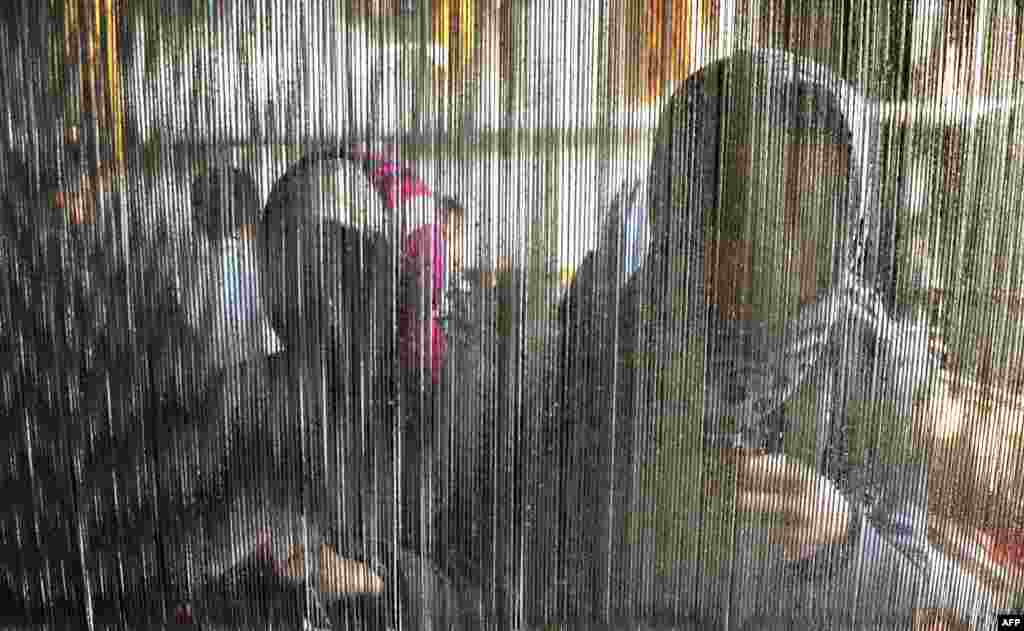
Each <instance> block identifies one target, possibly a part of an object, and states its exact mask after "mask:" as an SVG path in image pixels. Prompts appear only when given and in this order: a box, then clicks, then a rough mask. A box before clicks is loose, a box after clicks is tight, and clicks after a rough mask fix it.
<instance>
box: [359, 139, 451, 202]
mask: <svg viewBox="0 0 1024 631" xmlns="http://www.w3.org/2000/svg"><path fill="white" fill-rule="evenodd" d="M353 155H354V156H355V157H357V158H360V159H362V160H364V161H365V162H366V165H367V170H368V171H369V177H370V184H372V185H373V187H374V188H375V189H377V192H378V193H380V196H381V197H382V198H384V204H385V206H387V208H388V209H389V210H395V209H396V208H398V204H399V202H401V201H406V200H410V199H413V198H416V197H432V196H433V195H434V192H433V191H432V190H430V187H429V186H427V185H426V184H425V183H424V182H423V180H421V179H419V178H418V177H417V176H416V173H415V172H413V170H412V169H411V168H410V167H408V166H405V165H403V164H402V163H401V162H398V161H397V160H392V159H391V158H388V157H387V156H385V155H384V154H381V153H370V152H363V151H360V150H356V151H353Z"/></svg>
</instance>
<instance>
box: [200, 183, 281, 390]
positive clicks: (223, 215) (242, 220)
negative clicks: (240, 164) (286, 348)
mask: <svg viewBox="0 0 1024 631" xmlns="http://www.w3.org/2000/svg"><path fill="white" fill-rule="evenodd" d="M192 213H193V214H192V219H193V224H194V225H195V227H196V228H197V229H198V230H199V231H200V233H202V234H203V235H204V236H205V237H206V240H207V243H208V244H209V250H208V258H207V260H206V261H205V262H204V264H203V265H201V266H200V270H199V272H198V274H197V277H196V278H195V279H194V280H195V282H194V283H193V285H192V287H191V288H190V291H189V294H188V295H187V296H186V304H187V305H188V313H189V316H190V320H191V321H192V323H193V327H194V328H195V331H196V332H197V334H198V335H199V336H200V337H201V338H205V341H206V344H205V347H206V348H207V352H206V361H207V363H208V369H210V370H213V371H218V370H222V369H224V368H227V367H229V366H232V365H235V364H238V363H241V362H244V361H246V360H249V359H255V358H259V357H265V356H267V355H272V354H274V353H276V352H278V351H280V350H281V343H280V340H279V339H278V337H277V335H276V334H275V333H274V331H272V330H271V328H270V325H269V323H268V322H267V319H266V318H265V317H264V316H263V309H262V305H261V303H260V294H259V275H258V274H257V263H256V258H255V237H256V224H257V223H258V222H259V220H260V213H261V207H260V203H259V195H258V193H257V192H256V183H255V182H254V181H253V179H252V177H251V176H250V175H249V174H247V173H245V172H244V171H241V170H240V169H237V168H234V167H216V168H214V169H211V170H209V171H207V172H206V173H203V174H202V175H200V176H198V177H196V179H195V180H194V181H193V182H192Z"/></svg>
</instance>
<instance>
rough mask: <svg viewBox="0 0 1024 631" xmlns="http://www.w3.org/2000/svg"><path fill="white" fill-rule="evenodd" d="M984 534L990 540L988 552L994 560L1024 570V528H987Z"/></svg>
mask: <svg viewBox="0 0 1024 631" xmlns="http://www.w3.org/2000/svg"><path fill="white" fill-rule="evenodd" d="M982 534H984V535H985V536H986V537H987V539H988V541H989V542H990V543H989V546H988V553H989V556H991V557H992V560H993V561H995V562H996V563H998V564H1000V565H1002V566H1005V567H1011V566H1012V567H1015V568H1017V569H1019V570H1024V528H987V529H984V530H982Z"/></svg>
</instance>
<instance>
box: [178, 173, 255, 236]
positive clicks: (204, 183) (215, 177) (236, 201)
mask: <svg viewBox="0 0 1024 631" xmlns="http://www.w3.org/2000/svg"><path fill="white" fill-rule="evenodd" d="M259 199H260V198H259V193H258V192H257V190H256V182H255V181H254V180H253V178H252V176H250V175H249V174H248V173H246V172H245V171H242V170H240V169H237V168H234V167H214V168H212V169H210V170H209V171H207V172H206V173H203V174H202V175H199V176H198V177H196V179H194V180H193V181H192V219H193V221H194V222H195V224H196V226H198V227H199V228H200V230H202V231H203V232H204V233H205V234H206V236H207V237H209V239H210V240H211V241H220V240H221V239H224V238H225V237H229V236H231V235H233V234H237V233H239V232H242V231H244V230H245V229H246V228H247V227H250V226H255V225H256V224H258V223H259V221H260V215H261V213H262V210H261V207H260V201H259Z"/></svg>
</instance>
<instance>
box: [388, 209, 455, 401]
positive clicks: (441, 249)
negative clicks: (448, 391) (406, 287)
mask: <svg viewBox="0 0 1024 631" xmlns="http://www.w3.org/2000/svg"><path fill="white" fill-rule="evenodd" d="M445 250H446V243H445V240H444V237H443V236H442V233H441V227H440V226H438V225H436V224H428V225H425V226H420V227H419V228H417V229H416V230H414V231H413V232H412V233H411V234H410V235H409V236H408V237H407V238H406V240H405V248H404V250H403V256H402V275H403V277H404V278H405V279H407V281H408V282H411V283H414V284H415V286H416V288H417V290H418V291H422V292H428V293H429V295H430V306H431V315H430V317H429V318H428V319H427V320H425V321H423V320H420V319H419V317H418V315H417V314H416V313H413V310H414V306H413V305H410V304H403V305H401V306H400V307H399V313H398V335H399V356H400V359H401V362H402V366H403V367H404V368H406V369H407V370H410V371H416V370H418V369H419V368H420V366H421V365H422V362H423V361H424V359H425V358H426V349H425V348H423V346H424V343H425V342H426V341H427V340H429V343H430V374H431V380H432V381H433V383H435V384H437V383H439V382H440V380H441V369H442V368H443V367H444V361H445V358H446V357H447V354H448V338H447V336H446V335H445V332H444V328H443V327H442V326H441V319H440V309H441V298H442V292H443V290H444V277H445V264H446V252H445ZM430 268H432V272H433V273H432V274H429V275H428V274H427V270H428V269H430Z"/></svg>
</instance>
